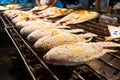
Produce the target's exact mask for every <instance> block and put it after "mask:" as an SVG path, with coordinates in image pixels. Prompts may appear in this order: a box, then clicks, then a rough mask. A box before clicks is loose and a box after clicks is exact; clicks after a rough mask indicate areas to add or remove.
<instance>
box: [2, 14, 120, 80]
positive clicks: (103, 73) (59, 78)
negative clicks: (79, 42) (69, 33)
mask: <svg viewBox="0 0 120 80" xmlns="http://www.w3.org/2000/svg"><path fill="white" fill-rule="evenodd" d="M0 18H1V20H2V21H3V23H4V25H5V31H6V32H7V34H8V35H9V37H10V38H11V40H12V42H13V43H14V45H15V47H16V49H17V50H18V52H19V54H20V56H21V58H22V60H23V61H24V63H25V65H26V68H27V69H28V71H29V73H30V75H31V76H32V78H33V80H119V79H120V50H119V49H118V52H116V53H107V54H105V55H104V56H102V57H100V58H99V59H95V60H92V61H90V62H87V63H84V64H81V65H78V66H55V65H51V64H47V63H45V62H44V61H43V60H42V58H41V57H40V56H39V55H40V53H38V52H36V51H35V50H34V49H33V48H32V45H31V43H29V42H27V41H26V39H25V38H24V37H23V36H21V35H20V34H19V31H17V30H16V29H15V26H14V24H12V23H11V21H10V20H9V18H7V17H6V16H4V15H3V16H2V17H0ZM70 26H71V28H82V29H84V30H85V31H87V32H92V33H95V34H97V35H98V38H95V39H94V40H93V41H96V42H97V41H104V37H105V36H109V32H108V30H107V26H106V25H105V24H102V23H98V22H95V21H89V22H85V23H82V24H76V25H70ZM117 42H118V43H119V42H120V41H119V40H118V41H117ZM46 76H47V77H46Z"/></svg>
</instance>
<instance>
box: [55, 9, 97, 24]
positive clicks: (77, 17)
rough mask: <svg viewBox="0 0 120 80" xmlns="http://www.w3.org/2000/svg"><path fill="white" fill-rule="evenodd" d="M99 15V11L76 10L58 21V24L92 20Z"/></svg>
mask: <svg viewBox="0 0 120 80" xmlns="http://www.w3.org/2000/svg"><path fill="white" fill-rule="evenodd" d="M97 16H98V13H97V12H91V11H86V10H81V11H74V12H72V13H70V14H68V15H67V16H65V17H63V18H62V19H60V20H58V21H56V24H58V25H68V24H77V23H82V22H85V21H88V20H91V19H93V18H95V17H97Z"/></svg>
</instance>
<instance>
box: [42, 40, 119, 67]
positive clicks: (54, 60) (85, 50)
mask: <svg viewBox="0 0 120 80" xmlns="http://www.w3.org/2000/svg"><path fill="white" fill-rule="evenodd" d="M106 44H107V45H106ZM109 44H110V45H109ZM111 46H113V47H116V46H117V47H120V44H117V43H113V42H100V43H72V44H65V45H61V46H57V47H54V48H52V49H51V50H50V51H48V52H47V53H46V54H45V55H44V56H43V59H44V60H45V61H46V62H47V63H50V64H54V65H79V64H80V63H83V62H87V61H89V60H93V59H96V58H99V57H101V56H103V55H104V54H105V53H107V52H116V51H115V50H111V49H104V47H111Z"/></svg>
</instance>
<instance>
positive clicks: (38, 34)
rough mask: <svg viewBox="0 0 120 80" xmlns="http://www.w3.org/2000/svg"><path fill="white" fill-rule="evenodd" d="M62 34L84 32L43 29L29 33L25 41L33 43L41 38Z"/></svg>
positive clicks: (81, 30) (80, 30)
mask: <svg viewBox="0 0 120 80" xmlns="http://www.w3.org/2000/svg"><path fill="white" fill-rule="evenodd" d="M62 32H69V33H77V32H84V30H83V29H72V30H65V29H57V28H44V29H40V30H35V31H33V32H31V33H30V34H29V35H28V36H27V40H28V41H30V42H35V41H37V40H38V39H39V38H41V37H43V36H47V35H55V34H58V33H62Z"/></svg>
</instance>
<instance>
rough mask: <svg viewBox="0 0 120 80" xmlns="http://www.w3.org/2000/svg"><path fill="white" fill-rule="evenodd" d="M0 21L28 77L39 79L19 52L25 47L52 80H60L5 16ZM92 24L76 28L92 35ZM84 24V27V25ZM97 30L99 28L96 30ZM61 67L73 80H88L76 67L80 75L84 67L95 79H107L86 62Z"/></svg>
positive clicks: (100, 39)
mask: <svg viewBox="0 0 120 80" xmlns="http://www.w3.org/2000/svg"><path fill="white" fill-rule="evenodd" d="M0 19H1V20H2V21H3V23H4V25H5V31H6V32H7V34H8V35H9V37H10V39H11V40H12V42H13V44H14V45H15V47H16V49H17V50H18V52H19V54H20V56H21V58H22V60H23V61H24V63H25V65H26V68H27V69H28V71H29V73H30V75H31V76H32V78H33V80H39V77H35V76H36V75H35V74H34V72H33V70H32V68H31V67H30V66H31V65H30V63H29V62H28V61H27V60H26V57H25V55H24V54H26V53H24V52H23V51H22V50H21V47H22V48H26V47H27V48H28V49H29V50H30V51H31V52H32V54H33V55H34V56H35V57H36V59H38V61H39V62H40V65H42V66H43V67H44V68H45V69H46V70H47V71H48V73H49V75H51V76H52V78H53V79H54V80H61V79H60V78H59V77H58V76H57V75H56V74H55V72H54V70H51V68H50V67H53V66H54V65H52V66H51V65H50V66H49V64H46V63H44V61H43V60H42V59H41V58H40V57H39V56H38V55H37V53H36V52H35V51H34V50H33V49H32V48H31V46H30V45H29V43H28V42H26V40H25V39H24V38H23V37H22V36H21V35H20V34H19V32H18V31H17V30H16V29H15V26H14V25H13V24H12V23H11V21H10V20H9V18H7V17H6V16H5V15H3V16H2V17H1V16H0ZM89 23H92V25H91V27H92V28H91V27H90V28H89V29H88V28H86V27H85V26H86V25H87V26H90V24H89ZM94 23H95V22H94V21H90V22H87V24H86V23H83V24H82V25H81V24H77V26H78V27H81V28H83V29H84V30H87V32H92V33H93V32H94V30H93V28H94V27H95V25H93V24H94ZM85 24H86V25H85ZM96 25H98V24H96ZM101 25H104V24H101V23H100V24H99V26H101ZM71 28H72V25H71ZM11 29H12V30H13V31H14V32H15V33H17V37H19V39H17V38H15V36H16V35H15V36H14V34H13V32H11V31H10V30H11ZM98 29H99V28H98ZM92 30H93V31H92ZM103 35H104V36H105V35H106V36H108V35H109V34H108V33H105V34H103ZM103 35H102V36H101V35H100V34H98V36H99V37H100V38H99V39H96V41H104V39H103ZM15 39H17V40H15ZM19 40H20V41H19ZM16 41H18V42H16ZM18 43H23V44H20V45H25V46H26V47H24V46H21V47H20V46H19V45H18ZM107 54H108V53H107ZM109 55H111V56H114V57H117V58H118V59H120V57H119V56H117V55H114V54H109ZM97 60H98V61H101V62H102V63H105V64H106V65H109V66H110V67H112V68H115V69H116V70H120V69H119V68H117V67H116V66H114V65H111V64H109V63H108V62H106V61H104V60H102V59H101V58H99V59H97ZM54 67H56V66H54ZM62 67H65V68H67V69H69V70H70V71H71V72H72V73H73V75H75V76H74V77H77V78H75V80H88V79H86V78H85V76H83V75H84V74H79V72H77V71H78V70H76V67H80V71H81V73H82V70H81V69H82V67H83V69H84V67H86V69H87V68H88V69H89V71H90V72H92V73H93V74H94V75H96V76H97V77H99V80H107V78H106V77H105V76H104V75H102V74H101V73H100V72H99V71H97V70H95V69H93V68H92V67H91V65H90V63H89V62H88V63H84V64H81V65H78V66H75V67H68V66H62ZM58 69H59V68H58ZM83 73H84V71H83ZM74 77H72V78H70V79H71V80H72V79H74ZM53 79H52V80H53ZM63 80H64V79H63ZM94 80H95V79H94Z"/></svg>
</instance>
